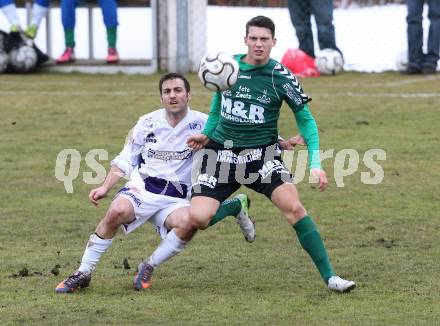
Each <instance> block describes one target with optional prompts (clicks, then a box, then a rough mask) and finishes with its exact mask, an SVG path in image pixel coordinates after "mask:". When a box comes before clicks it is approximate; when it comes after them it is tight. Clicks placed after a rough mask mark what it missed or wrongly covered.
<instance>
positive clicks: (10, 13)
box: [2, 3, 20, 26]
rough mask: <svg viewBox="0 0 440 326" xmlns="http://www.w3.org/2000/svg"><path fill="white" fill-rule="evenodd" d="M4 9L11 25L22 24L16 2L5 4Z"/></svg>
mask: <svg viewBox="0 0 440 326" xmlns="http://www.w3.org/2000/svg"><path fill="white" fill-rule="evenodd" d="M2 10H3V13H4V14H5V16H6V18H7V19H8V20H9V22H10V23H11V25H15V26H20V20H19V19H18V16H17V7H16V6H15V4H14V3H11V4H9V5H6V6H3V7H2Z"/></svg>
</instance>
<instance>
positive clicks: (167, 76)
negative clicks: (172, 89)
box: [159, 72, 191, 94]
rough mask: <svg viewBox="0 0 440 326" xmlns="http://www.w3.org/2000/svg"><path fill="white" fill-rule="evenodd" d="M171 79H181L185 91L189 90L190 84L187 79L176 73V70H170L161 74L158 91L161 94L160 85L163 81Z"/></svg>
mask: <svg viewBox="0 0 440 326" xmlns="http://www.w3.org/2000/svg"><path fill="white" fill-rule="evenodd" d="M171 79H181V80H182V81H183V85H184V86H185V90H186V92H187V93H189V92H190V89H191V86H190V85H189V81H188V79H186V78H185V77H184V76H183V75H181V74H179V73H176V72H170V73H168V74H165V75H163V76H162V78H161V79H160V80H159V92H160V94H162V85H163V83H164V82H165V81H167V80H171Z"/></svg>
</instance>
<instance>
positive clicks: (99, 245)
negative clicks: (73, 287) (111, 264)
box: [78, 234, 113, 273]
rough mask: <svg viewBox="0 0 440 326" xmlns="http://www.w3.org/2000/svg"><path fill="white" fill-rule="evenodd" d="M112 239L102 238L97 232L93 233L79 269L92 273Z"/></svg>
mask: <svg viewBox="0 0 440 326" xmlns="http://www.w3.org/2000/svg"><path fill="white" fill-rule="evenodd" d="M112 241H113V239H101V238H100V237H98V236H97V235H96V234H92V235H91V236H90V238H89V242H87V247H86V250H85V251H84V255H83V257H82V260H81V265H80V266H79V268H78V270H79V271H80V272H83V273H84V272H85V273H91V272H92V271H93V270H94V269H95V266H96V264H97V263H98V262H99V260H100V259H101V256H102V255H103V254H104V252H105V251H106V250H107V248H108V247H110V245H111V244H112Z"/></svg>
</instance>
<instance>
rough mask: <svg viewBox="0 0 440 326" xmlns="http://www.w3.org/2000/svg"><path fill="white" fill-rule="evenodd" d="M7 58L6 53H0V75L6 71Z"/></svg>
mask: <svg viewBox="0 0 440 326" xmlns="http://www.w3.org/2000/svg"><path fill="white" fill-rule="evenodd" d="M8 63H9V56H8V54H7V53H6V52H3V51H0V73H2V72H4V71H5V70H6V69H8Z"/></svg>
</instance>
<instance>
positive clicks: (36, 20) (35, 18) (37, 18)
mask: <svg viewBox="0 0 440 326" xmlns="http://www.w3.org/2000/svg"><path fill="white" fill-rule="evenodd" d="M48 10H49V8H47V7H43V6H40V5H39V4H38V3H35V2H34V4H33V5H32V18H31V25H35V26H36V27H37V28H38V27H39V26H40V23H41V20H42V19H43V18H44V17H46V15H47V12H48Z"/></svg>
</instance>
